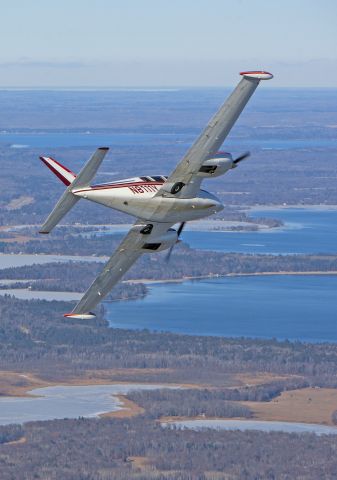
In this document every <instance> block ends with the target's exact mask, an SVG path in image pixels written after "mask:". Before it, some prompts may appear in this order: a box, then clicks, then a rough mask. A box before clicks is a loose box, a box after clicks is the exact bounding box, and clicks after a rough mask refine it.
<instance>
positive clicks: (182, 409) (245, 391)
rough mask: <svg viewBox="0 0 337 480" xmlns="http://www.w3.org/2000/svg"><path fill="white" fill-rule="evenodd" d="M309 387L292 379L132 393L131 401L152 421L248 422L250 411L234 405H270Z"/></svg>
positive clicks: (300, 380)
mask: <svg viewBox="0 0 337 480" xmlns="http://www.w3.org/2000/svg"><path fill="white" fill-rule="evenodd" d="M308 386H309V382H308V381H307V380H304V379H303V378H295V379H294V378H292V379H286V380H282V381H274V382H270V383H266V384H263V385H256V386H245V387H241V388H233V387H232V388H221V389H214V388H213V389H186V388H185V389H183V390H179V389H178V390H176V389H175V390H168V389H158V390H152V391H150V390H139V391H134V392H130V393H129V394H128V398H130V399H131V400H133V401H134V402H135V403H137V405H140V406H141V407H143V408H144V409H145V411H146V412H147V414H148V415H149V416H150V417H151V418H152V417H161V416H164V415H169V416H187V417H190V416H192V417H193V416H196V415H206V416H211V417H247V418H249V417H250V416H251V412H250V410H249V409H248V408H247V407H246V406H243V405H241V404H237V403H234V402H237V401H247V400H249V401H257V402H268V401H270V400H271V399H273V398H275V397H277V396H278V395H279V394H280V393H281V392H284V391H286V390H293V389H298V388H305V387H308Z"/></svg>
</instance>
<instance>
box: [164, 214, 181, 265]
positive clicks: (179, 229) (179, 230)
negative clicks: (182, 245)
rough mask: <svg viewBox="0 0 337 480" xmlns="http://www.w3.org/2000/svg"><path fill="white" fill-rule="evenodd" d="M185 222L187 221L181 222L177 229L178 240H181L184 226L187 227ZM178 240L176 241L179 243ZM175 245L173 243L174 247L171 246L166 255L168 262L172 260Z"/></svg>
mask: <svg viewBox="0 0 337 480" xmlns="http://www.w3.org/2000/svg"><path fill="white" fill-rule="evenodd" d="M185 224H186V222H181V224H180V225H179V228H178V230H177V235H178V240H177V242H178V241H179V237H180V235H181V232H182V231H183V229H184V227H185ZM177 242H176V243H177ZM174 247H175V245H172V247H171V248H170V250H169V251H168V252H167V255H166V257H165V260H166V262H167V263H168V262H169V261H170V258H171V255H172V252H173V249H174Z"/></svg>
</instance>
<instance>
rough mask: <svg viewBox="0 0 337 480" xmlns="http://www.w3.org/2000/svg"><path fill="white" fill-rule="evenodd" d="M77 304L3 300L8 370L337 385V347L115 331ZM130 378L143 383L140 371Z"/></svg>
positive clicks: (2, 341) (0, 360)
mask: <svg viewBox="0 0 337 480" xmlns="http://www.w3.org/2000/svg"><path fill="white" fill-rule="evenodd" d="M70 309H71V305H69V304H67V303H65V302H46V301H37V300H34V301H33V300H31V301H25V300H18V299H15V298H13V297H9V296H7V297H0V364H1V368H2V369H9V370H20V371H22V370H29V371H31V370H33V371H39V372H41V373H42V374H44V375H47V376H56V378H59V376H60V374H61V373H62V375H72V376H74V375H76V374H78V375H81V374H84V373H85V372H86V370H88V369H112V368H136V369H147V368H151V369H155V371H152V372H151V373H145V374H144V376H142V379H144V381H149V380H153V381H174V382H180V381H189V382H191V381H195V382H197V383H204V384H216V385H218V386H226V379H227V376H228V375H230V374H232V373H237V372H247V371H251V372H256V371H264V372H272V373H282V374H297V375H300V376H303V377H305V378H307V379H309V381H310V384H312V385H318V386H323V385H330V386H335V385H337V377H336V363H337V345H335V344H327V343H326V344H304V343H299V342H295V343H292V342H287V341H285V342H278V341H276V340H259V339H244V338H234V339H230V338H219V337H198V336H189V335H177V334H172V333H150V332H148V331H146V330H142V331H134V330H121V329H112V328H109V327H108V326H107V322H106V321H105V320H104V319H103V318H102V316H98V317H97V318H96V319H94V320H91V321H88V322H83V321H77V320H70V319H65V318H63V316H62V314H63V312H65V311H69V310H70ZM116 320H118V319H116ZM163 368H164V369H166V370H165V372H164V373H163V372H161V371H160V370H159V369H163ZM156 369H158V373H156ZM123 378H125V379H128V380H134V381H139V374H137V372H135V373H132V372H129V373H128V374H126V375H125V377H123ZM118 379H119V380H121V379H122V378H121V377H120V376H119V377H118Z"/></svg>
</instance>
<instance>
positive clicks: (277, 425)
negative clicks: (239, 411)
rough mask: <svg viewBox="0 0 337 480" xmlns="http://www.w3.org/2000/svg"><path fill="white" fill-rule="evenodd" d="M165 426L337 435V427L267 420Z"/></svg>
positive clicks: (184, 422) (183, 422)
mask: <svg viewBox="0 0 337 480" xmlns="http://www.w3.org/2000/svg"><path fill="white" fill-rule="evenodd" d="M163 426H165V427H171V428H172V427H176V428H179V429H185V428H187V429H191V430H204V429H208V428H210V429H213V430H242V431H245V430H257V431H261V432H286V433H315V434H316V435H337V427H330V426H327V425H317V424H313V423H291V422H269V421H268V422H266V421H260V420H232V419H230V420H226V419H224V420H223V419H214V420H213V419H208V420H199V419H198V420H181V421H179V422H173V423H164V424H163Z"/></svg>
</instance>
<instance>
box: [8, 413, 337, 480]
mask: <svg viewBox="0 0 337 480" xmlns="http://www.w3.org/2000/svg"><path fill="white" fill-rule="evenodd" d="M3 431H5V432H6V433H5V434H4V433H2V432H3ZM17 433H18V432H17V431H14V432H10V428H9V427H0V439H4V440H6V439H8V440H11V439H13V438H16V434H17ZM21 433H22V435H23V438H25V443H21V444H16V445H12V444H9V445H6V444H2V445H0V464H1V480H13V479H15V480H17V479H21V478H22V479H23V478H24V479H25V480H33V479H34V480H35V479H39V478H40V479H47V478H48V479H51V480H58V479H60V478H62V480H79V479H85V480H131V479H137V480H149V479H156V480H215V479H216V480H219V479H220V480H227V479H228V478H231V479H235V480H251V479H266V480H267V479H268V480H275V479H294V478H298V479H303V480H317V479H324V480H334V479H335V478H336V472H337V460H336V455H335V452H336V449H337V436H336V435H329V436H328V435H323V436H317V435H315V434H302V435H294V434H286V433H276V432H273V433H262V432H253V431H245V432H240V431H228V432H226V431H215V430H205V431H198V432H196V431H192V430H186V429H185V430H177V429H174V428H163V427H162V426H161V425H160V424H159V423H157V422H153V420H151V419H147V418H145V417H144V416H139V417H135V418H133V419H130V420H128V419H110V418H105V419H101V420H93V419H91V420H89V419H78V420H54V421H49V422H39V423H38V422H34V423H27V424H25V425H24V427H22V432H21ZM23 472H24V475H23Z"/></svg>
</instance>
